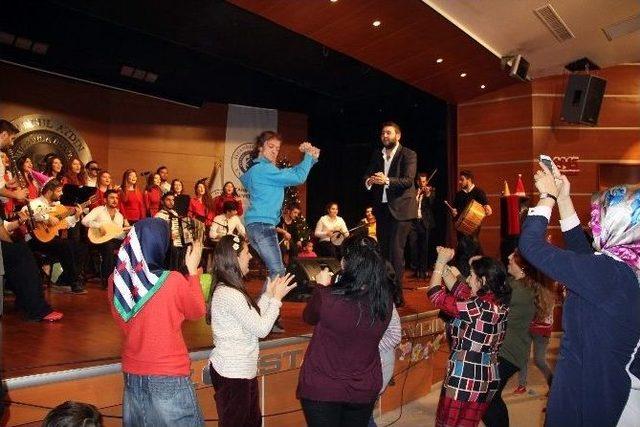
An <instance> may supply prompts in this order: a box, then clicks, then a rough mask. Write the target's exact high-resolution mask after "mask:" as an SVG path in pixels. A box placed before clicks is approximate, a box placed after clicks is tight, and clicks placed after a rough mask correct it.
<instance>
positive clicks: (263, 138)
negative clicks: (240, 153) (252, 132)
mask: <svg viewBox="0 0 640 427" xmlns="http://www.w3.org/2000/svg"><path fill="white" fill-rule="evenodd" d="M270 139H277V140H278V141H282V135H280V134H279V133H278V132H274V131H272V130H265V131H264V132H262V133H260V135H258V136H257V137H256V142H255V144H254V146H253V151H252V152H251V159H252V160H255V159H257V158H258V156H259V155H260V149H261V148H262V146H263V145H264V143H265V142H267V141H268V140H270ZM251 164H253V162H252V163H251Z"/></svg>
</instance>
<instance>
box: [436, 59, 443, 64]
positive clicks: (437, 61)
mask: <svg viewBox="0 0 640 427" xmlns="http://www.w3.org/2000/svg"><path fill="white" fill-rule="evenodd" d="M443 61H444V59H442V58H438V59H436V64H442V62H443Z"/></svg>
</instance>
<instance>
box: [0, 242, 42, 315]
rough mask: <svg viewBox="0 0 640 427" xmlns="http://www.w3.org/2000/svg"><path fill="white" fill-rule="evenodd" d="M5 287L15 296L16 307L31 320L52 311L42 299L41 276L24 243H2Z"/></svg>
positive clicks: (33, 258) (29, 250)
mask: <svg viewBox="0 0 640 427" xmlns="http://www.w3.org/2000/svg"><path fill="white" fill-rule="evenodd" d="M2 257H3V259H4V278H5V284H6V286H7V287H8V288H9V289H11V290H12V291H13V293H14V294H15V295H16V306H18V307H19V308H20V309H22V310H24V312H25V313H26V315H27V317H28V318H29V319H31V320H41V319H42V318H43V317H45V316H46V315H47V314H49V313H51V311H53V310H52V309H51V306H50V305H49V304H48V303H47V301H46V300H45V299H44V292H43V290H42V276H41V274H40V268H39V267H38V263H37V262H36V259H35V257H34V256H33V252H31V249H29V246H28V245H27V244H26V243H25V242H15V243H7V242H2Z"/></svg>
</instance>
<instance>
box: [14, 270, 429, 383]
mask: <svg viewBox="0 0 640 427" xmlns="http://www.w3.org/2000/svg"><path fill="white" fill-rule="evenodd" d="M410 275H411V274H410V273H408V274H406V275H405V283H404V288H405V290H404V295H405V300H406V305H405V306H404V307H402V308H401V309H400V310H399V313H400V316H406V315H409V314H416V313H421V312H425V311H429V310H432V309H433V306H432V305H431V303H430V302H429V301H428V300H427V297H426V293H425V290H424V289H417V288H419V287H424V286H427V284H428V282H427V281H426V280H422V279H421V280H414V279H411V278H407V277H406V276H410ZM248 286H249V292H250V293H251V294H252V295H257V294H258V293H259V292H260V288H261V286H262V281H261V280H257V279H256V280H251V281H249V282H248ZM87 289H88V291H89V293H88V294H85V295H71V294H59V293H52V292H50V291H49V290H47V291H45V292H46V298H47V300H48V301H49V302H50V303H51V304H52V306H53V307H54V308H55V309H57V310H60V311H62V312H63V313H64V319H63V320H62V321H60V322H56V323H45V322H40V323H34V322H27V321H25V320H24V317H23V316H22V314H21V313H19V312H16V311H15V309H14V308H13V298H12V297H5V302H4V305H5V312H4V316H3V318H2V357H3V361H2V377H3V378H14V377H20V376H24V375H31V374H39V373H46V372H55V371H62V370H67V369H73V368H82V367H88V366H96V365H103V364H108V363H115V362H119V360H120V349H121V334H120V331H119V330H118V328H117V327H116V324H115V323H114V322H113V320H112V318H111V312H110V310H109V306H108V303H107V294H106V291H105V290H102V289H100V288H99V285H98V284H97V283H94V282H88V283H87ZM304 306H305V303H304V302H289V301H285V303H284V305H283V307H282V318H281V319H282V323H283V325H284V327H285V329H286V332H285V333H284V334H271V335H269V336H268V337H266V338H265V340H272V339H278V338H284V337H292V336H297V335H302V334H307V333H309V332H312V330H313V328H312V327H311V326H309V325H307V324H305V323H304V322H303V320H302V310H303V309H304ZM183 333H184V336H185V340H186V343H187V346H188V348H189V351H197V350H206V349H209V348H211V345H212V338H211V328H210V326H209V325H207V324H206V323H205V320H204V318H203V319H201V320H198V321H196V322H185V323H184V325H183Z"/></svg>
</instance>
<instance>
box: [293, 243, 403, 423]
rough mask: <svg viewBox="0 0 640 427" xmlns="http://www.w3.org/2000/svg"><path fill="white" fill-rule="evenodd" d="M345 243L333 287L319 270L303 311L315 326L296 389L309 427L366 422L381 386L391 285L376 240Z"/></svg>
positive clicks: (305, 317)
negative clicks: (382, 344)
mask: <svg viewBox="0 0 640 427" xmlns="http://www.w3.org/2000/svg"><path fill="white" fill-rule="evenodd" d="M345 246H346V247H345V252H344V257H343V259H342V267H343V271H342V273H341V274H340V275H339V276H338V277H337V278H336V280H335V283H334V284H333V285H332V286H329V285H330V282H331V280H330V278H329V276H328V274H327V273H326V270H324V271H323V273H321V274H319V275H318V276H317V277H316V281H317V282H318V283H319V284H321V285H323V286H322V287H319V288H316V290H315V291H314V294H313V298H312V299H311V300H310V301H309V303H308V304H307V306H306V307H305V309H304V312H303V317H304V320H305V322H307V323H309V324H311V325H315V329H314V332H313V337H312V338H311V342H310V343H309V347H308V348H307V353H306V355H305V358H304V363H303V364H302V367H301V369H300V378H299V382H298V391H297V396H298V398H299V399H300V400H301V403H302V410H303V411H304V415H305V419H306V421H307V424H308V425H309V426H310V427H315V426H318V427H319V426H332V427H339V426H345V427H347V426H348V427H358V426H363V427H364V426H367V424H368V422H369V418H370V417H371V412H372V411H373V406H374V404H375V401H376V399H377V398H378V393H379V392H380V389H381V388H382V370H381V364H380V354H379V352H378V343H380V339H381V338H382V337H383V335H384V333H385V330H386V329H387V325H388V324H389V321H390V319H391V313H392V310H393V300H392V288H391V286H389V283H388V280H387V272H386V268H385V262H384V260H383V258H382V257H381V256H380V253H379V252H378V249H377V243H376V241H375V240H373V239H372V238H370V237H361V238H357V239H355V240H353V241H351V242H348V243H346V244H345Z"/></svg>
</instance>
